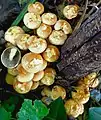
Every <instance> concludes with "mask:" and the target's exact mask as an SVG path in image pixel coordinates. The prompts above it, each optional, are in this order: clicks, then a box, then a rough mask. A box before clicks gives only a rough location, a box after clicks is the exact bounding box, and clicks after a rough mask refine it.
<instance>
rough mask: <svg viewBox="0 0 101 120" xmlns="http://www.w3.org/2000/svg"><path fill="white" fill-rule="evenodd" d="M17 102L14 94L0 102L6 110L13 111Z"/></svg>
mask: <svg viewBox="0 0 101 120" xmlns="http://www.w3.org/2000/svg"><path fill="white" fill-rule="evenodd" d="M18 102H19V98H18V97H16V96H13V97H10V98H9V99H8V100H6V101H4V102H2V106H3V107H4V108H5V110H6V111H7V112H11V113H12V112H13V111H14V110H15V107H16V105H17V104H18Z"/></svg>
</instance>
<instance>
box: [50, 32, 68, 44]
mask: <svg viewBox="0 0 101 120" xmlns="http://www.w3.org/2000/svg"><path fill="white" fill-rule="evenodd" d="M66 39H67V35H66V34H65V33H64V32H63V31H62V30H53V32H52V33H51V35H50V36H49V42H50V43H51V44H53V45H63V44H64V43H65V41H66Z"/></svg>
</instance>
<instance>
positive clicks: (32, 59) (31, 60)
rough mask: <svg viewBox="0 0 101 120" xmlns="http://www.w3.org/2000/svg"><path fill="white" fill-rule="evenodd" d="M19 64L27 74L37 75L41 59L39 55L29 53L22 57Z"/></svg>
mask: <svg viewBox="0 0 101 120" xmlns="http://www.w3.org/2000/svg"><path fill="white" fill-rule="evenodd" d="M21 64H22V66H23V68H24V69H25V70H26V71H27V72H31V73H37V72H39V71H41V68H42V65H43V58H42V56H41V55H40V54H34V53H31V52H30V53H27V54H25V55H24V56H23V57H22V61H21Z"/></svg>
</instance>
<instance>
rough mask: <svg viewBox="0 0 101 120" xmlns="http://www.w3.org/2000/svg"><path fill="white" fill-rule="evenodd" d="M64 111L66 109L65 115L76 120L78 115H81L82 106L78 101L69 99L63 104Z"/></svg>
mask: <svg viewBox="0 0 101 120" xmlns="http://www.w3.org/2000/svg"><path fill="white" fill-rule="evenodd" d="M65 109H66V113H67V115H70V116H73V117H74V118H77V117H78V116H79V115H81V114H83V112H84V105H83V104H80V103H79V101H78V102H77V101H75V100H73V99H69V100H67V101H66V103H65Z"/></svg>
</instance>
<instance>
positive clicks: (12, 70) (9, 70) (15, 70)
mask: <svg viewBox="0 0 101 120" xmlns="http://www.w3.org/2000/svg"><path fill="white" fill-rule="evenodd" d="M8 73H9V74H10V75H13V76H17V75H18V70H17V68H11V69H10V68H8Z"/></svg>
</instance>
